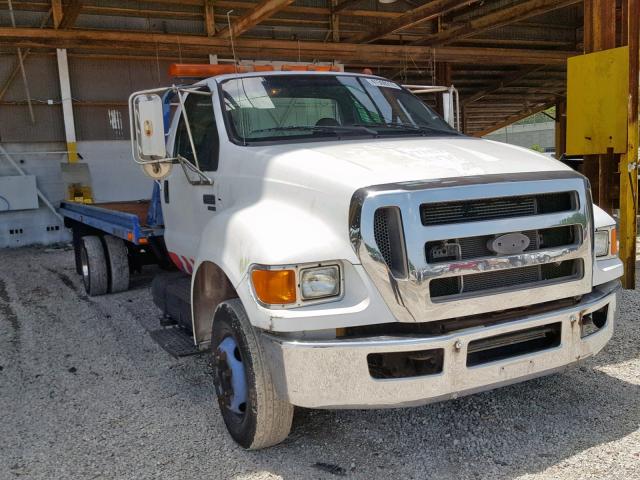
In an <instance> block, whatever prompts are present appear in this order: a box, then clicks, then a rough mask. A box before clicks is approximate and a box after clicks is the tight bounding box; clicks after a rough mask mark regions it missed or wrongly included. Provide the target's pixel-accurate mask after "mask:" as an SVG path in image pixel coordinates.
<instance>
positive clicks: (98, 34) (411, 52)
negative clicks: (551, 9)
mask: <svg viewBox="0 0 640 480" xmlns="http://www.w3.org/2000/svg"><path fill="white" fill-rule="evenodd" d="M3 43H4V44H5V45H11V46H13V47H18V46H19V47H23V48H76V49H78V50H79V51H82V50H91V49H93V50H101V51H105V52H106V51H113V52H125V51H129V52H131V51H134V52H136V53H143V52H145V51H148V52H156V51H157V52H158V53H163V52H171V53H175V52H177V51H178V50H180V51H181V52H182V53H183V54H184V55H189V54H192V53H195V52H198V53H203V54H208V53H212V52H215V53H218V54H219V55H230V53H231V48H230V45H229V41H228V39H226V38H220V37H219V36H215V37H207V36H203V35H185V34H177V35H176V34H162V33H151V32H131V31H129V32H125V31H110V30H83V29H72V30H63V29H58V30H54V29H51V28H45V29H38V28H11V27H0V44H3ZM235 47H236V50H237V53H238V55H239V56H241V57H245V58H255V59H258V58H259V59H273V60H277V59H285V60H287V59H288V60H291V59H292V57H294V58H295V57H297V56H298V54H299V55H300V58H302V59H303V60H304V61H311V60H314V59H316V60H334V59H335V60H338V61H343V62H348V61H354V62H363V59H366V63H367V64H368V66H373V67H375V66H377V65H381V64H383V63H384V62H397V61H399V60H401V59H405V61H406V60H407V59H412V58H413V59H424V58H430V57H431V56H432V54H433V49H431V48H428V47H420V46H406V45H377V44H366V45H363V44H353V43H333V42H327V43H325V42H307V41H305V42H297V41H294V40H268V39H256V38H244V37H240V38H237V39H236V40H235ZM435 54H436V56H437V57H438V58H442V59H447V61H449V62H453V63H456V62H460V63H469V64H470V63H476V64H523V65H524V64H528V65H550V64H557V65H565V64H566V61H567V57H569V56H573V55H576V52H566V51H556V50H553V51H549V50H521V49H504V48H476V47H442V48H438V49H436V51H435Z"/></svg>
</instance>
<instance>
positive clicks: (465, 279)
mask: <svg viewBox="0 0 640 480" xmlns="http://www.w3.org/2000/svg"><path fill="white" fill-rule="evenodd" d="M581 263H582V261H581V260H567V261H564V262H560V264H558V265H556V264H553V263H552V264H546V265H537V266H533V267H521V268H511V269H508V270H501V271H496V272H485V273H477V274H473V275H461V276H458V277H448V278H437V279H434V280H431V282H430V284H429V294H430V296H431V298H434V299H436V298H440V297H446V296H450V295H462V294H471V293H477V292H483V291H487V292H488V291H491V290H495V289H500V290H506V291H508V290H512V289H514V288H518V287H522V286H524V285H532V284H536V283H538V282H555V283H557V282H558V281H564V280H568V279H574V278H578V277H579V276H580V275H581V274H582V268H581Z"/></svg>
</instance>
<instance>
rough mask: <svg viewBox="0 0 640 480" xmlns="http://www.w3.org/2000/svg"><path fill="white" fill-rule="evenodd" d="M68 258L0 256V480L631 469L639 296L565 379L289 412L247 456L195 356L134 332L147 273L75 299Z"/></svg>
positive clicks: (44, 252)
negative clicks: (273, 439) (281, 437)
mask: <svg viewBox="0 0 640 480" xmlns="http://www.w3.org/2000/svg"><path fill="white" fill-rule="evenodd" d="M72 263H73V258H72V251H70V250H69V249H67V248H61V249H36V248H26V249H19V250H3V251H0V268H1V270H0V479H2V480H4V479H11V478H29V479H47V480H51V479H85V478H135V479H147V478H154V479H156V478H157V479H160V478H163V479H164V478H166V479H200V478H209V479H217V478H233V479H277V478H287V479H289V478H329V479H331V478H336V477H337V476H340V475H344V476H346V477H348V478H362V479H373V478H385V479H386V478H415V479H425V478H433V479H443V478H456V479H466V478H483V479H484V478H526V479H534V478H535V479H538V478H548V479H557V478H560V479H584V478H616V479H618V478H640V432H639V431H638V426H639V421H640V358H639V351H640V323H639V322H638V312H639V309H640V292H624V293H623V296H622V301H621V308H620V316H619V322H618V326H617V331H616V334H615V337H614V339H613V340H612V341H611V343H610V344H609V345H608V346H607V347H606V349H605V351H604V352H602V353H600V355H598V356H596V357H595V358H593V359H590V360H588V361H586V362H585V363H583V364H581V366H579V367H577V368H575V369H572V370H570V371H568V372H566V373H563V374H557V375H553V376H550V377H546V378H542V379H538V380H533V381H530V382H527V383H524V384H520V385H515V386H511V387H506V388H503V389H500V390H496V391H493V392H487V393H482V394H478V395H473V396H470V397H466V398H462V399H458V400H455V401H449V402H445V403H440V404H434V405H428V406H425V407H420V408H413V409H398V410H380V411H375V410H373V411H365V410H356V411H311V410H300V411H297V413H296V417H295V420H294V426H293V431H292V433H291V436H290V437H289V438H288V439H287V440H286V441H285V442H284V443H283V444H281V445H279V446H276V447H274V448H271V449H268V450H264V451H259V452H246V451H244V450H242V449H241V448H239V447H237V446H236V445H235V444H234V443H233V442H232V441H231V439H230V438H229V437H228V436H227V434H226V431H225V427H224V424H223V421H222V418H221V417H220V415H219V413H218V411H217V406H216V404H215V403H214V397H213V395H214V393H213V385H212V380H211V374H210V369H209V367H208V364H207V360H206V358H204V357H189V358H185V359H181V360H175V359H173V358H172V357H170V356H169V355H168V354H167V353H165V352H164V351H163V350H162V349H161V348H160V347H158V346H157V345H156V344H155V343H154V342H153V341H152V340H151V339H150V337H149V336H148V334H147V332H146V330H147V329H149V328H156V325H157V323H156V322H157V318H158V311H157V310H156V308H155V307H154V305H153V303H152V301H151V298H150V292H149V289H148V285H149V282H150V278H151V276H152V272H149V273H147V274H146V275H145V276H143V277H138V278H136V281H135V284H134V286H133V289H132V290H131V291H129V292H126V293H122V294H117V295H111V296H105V297H98V298H88V297H87V296H86V295H85V294H84V291H83V289H82V286H81V281H80V278H79V277H78V276H77V275H76V274H75V272H74V270H73V268H72ZM319 464H320V465H319ZM322 464H325V465H324V466H323V465H322ZM331 466H335V467H333V472H330V471H327V470H331Z"/></svg>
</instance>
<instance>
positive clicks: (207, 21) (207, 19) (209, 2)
mask: <svg viewBox="0 0 640 480" xmlns="http://www.w3.org/2000/svg"><path fill="white" fill-rule="evenodd" d="M204 26H205V30H206V32H207V36H208V37H213V36H214V35H215V34H216V17H215V11H214V6H213V0H205V1H204Z"/></svg>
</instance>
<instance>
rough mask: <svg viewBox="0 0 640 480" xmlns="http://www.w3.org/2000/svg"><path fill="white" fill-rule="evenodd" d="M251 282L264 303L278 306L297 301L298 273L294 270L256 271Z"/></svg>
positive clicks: (252, 273) (252, 274)
mask: <svg viewBox="0 0 640 480" xmlns="http://www.w3.org/2000/svg"><path fill="white" fill-rule="evenodd" d="M251 281H252V282H253V289H254V290H255V292H256V295H257V296H258V298H259V299H260V301H262V302H263V303H266V304H269V305H277V304H287V303H294V302H295V301H296V272H295V271H293V270H254V271H253V272H251Z"/></svg>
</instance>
